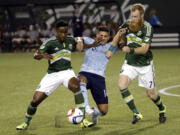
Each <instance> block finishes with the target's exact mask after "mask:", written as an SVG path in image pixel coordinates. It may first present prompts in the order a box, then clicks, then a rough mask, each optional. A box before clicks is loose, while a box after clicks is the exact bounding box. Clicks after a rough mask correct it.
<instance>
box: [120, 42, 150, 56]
mask: <svg viewBox="0 0 180 135" xmlns="http://www.w3.org/2000/svg"><path fill="white" fill-rule="evenodd" d="M149 46H150V45H149V44H146V43H142V46H141V47H137V48H130V47H128V46H124V47H123V48H122V51H123V52H125V53H134V54H146V52H147V51H148V49H149Z"/></svg>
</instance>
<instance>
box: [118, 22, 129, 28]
mask: <svg viewBox="0 0 180 135" xmlns="http://www.w3.org/2000/svg"><path fill="white" fill-rule="evenodd" d="M126 27H128V22H124V23H123V24H122V25H121V26H119V29H122V28H126Z"/></svg>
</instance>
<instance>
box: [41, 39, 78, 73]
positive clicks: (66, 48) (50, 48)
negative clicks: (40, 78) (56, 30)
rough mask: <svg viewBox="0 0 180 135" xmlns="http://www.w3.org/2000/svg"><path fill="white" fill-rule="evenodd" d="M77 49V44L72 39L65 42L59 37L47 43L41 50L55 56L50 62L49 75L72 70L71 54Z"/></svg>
mask: <svg viewBox="0 0 180 135" xmlns="http://www.w3.org/2000/svg"><path fill="white" fill-rule="evenodd" d="M75 49H76V42H75V40H74V38H72V37H67V38H66V40H65V41H64V42H61V41H59V40H58V38H57V37H52V38H50V39H48V40H47V41H45V42H44V43H43V44H42V45H41V46H40V50H41V51H43V52H44V53H48V54H50V55H52V56H53V59H52V60H49V61H48V63H49V67H48V73H53V72H58V71H62V70H67V69H71V68H72V66H71V52H72V51H74V50H75Z"/></svg>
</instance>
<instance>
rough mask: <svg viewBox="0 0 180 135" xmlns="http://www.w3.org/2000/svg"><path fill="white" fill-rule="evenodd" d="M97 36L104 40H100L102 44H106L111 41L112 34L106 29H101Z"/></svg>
mask: <svg viewBox="0 0 180 135" xmlns="http://www.w3.org/2000/svg"><path fill="white" fill-rule="evenodd" d="M96 38H99V39H101V40H102V41H101V42H100V44H102V45H104V44H106V43H107V42H108V41H109V38H110V35H109V33H108V32H106V31H99V32H98V34H97V36H96Z"/></svg>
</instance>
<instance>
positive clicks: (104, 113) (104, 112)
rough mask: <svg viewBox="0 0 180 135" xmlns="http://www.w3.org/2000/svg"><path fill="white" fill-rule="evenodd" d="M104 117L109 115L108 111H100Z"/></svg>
mask: <svg viewBox="0 0 180 135" xmlns="http://www.w3.org/2000/svg"><path fill="white" fill-rule="evenodd" d="M100 112H101V114H102V116H104V115H106V114H107V113H108V110H100Z"/></svg>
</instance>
